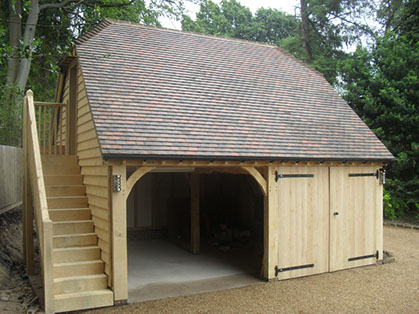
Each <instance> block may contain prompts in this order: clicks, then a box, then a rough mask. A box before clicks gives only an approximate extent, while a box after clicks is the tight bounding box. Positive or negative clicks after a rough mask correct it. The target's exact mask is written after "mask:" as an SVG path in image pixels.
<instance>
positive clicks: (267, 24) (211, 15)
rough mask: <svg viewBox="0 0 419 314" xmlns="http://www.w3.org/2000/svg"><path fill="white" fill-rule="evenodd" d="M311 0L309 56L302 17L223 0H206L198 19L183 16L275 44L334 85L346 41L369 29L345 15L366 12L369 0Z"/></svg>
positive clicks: (189, 24) (201, 26)
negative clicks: (349, 19)
mask: <svg viewBox="0 0 419 314" xmlns="http://www.w3.org/2000/svg"><path fill="white" fill-rule="evenodd" d="M307 3H308V6H307V8H308V9H307V12H306V13H305V14H306V15H307V18H308V19H309V22H310V23H309V27H308V32H309V34H308V39H309V44H310V51H311V55H310V56H309V55H308V54H307V51H306V50H305V49H304V48H303V47H304V45H303V37H302V32H301V19H300V18H298V17H296V16H293V15H290V14H287V13H285V12H281V11H279V10H276V9H265V8H260V9H259V10H258V11H257V12H256V13H255V15H253V14H252V13H251V11H250V10H249V9H248V8H247V7H245V6H243V5H241V4H240V3H239V2H237V1H236V0H222V1H221V2H220V4H219V5H218V4H216V3H214V2H212V1H210V0H205V1H203V2H202V3H201V7H200V11H199V12H198V13H197V14H196V20H195V21H194V20H192V19H191V18H190V17H189V16H183V20H182V29H183V30H187V31H193V32H198V33H204V34H212V35H220V36H227V37H233V38H239V39H246V40H253V41H259V42H266V43H269V44H276V45H278V46H280V47H282V48H284V49H285V50H287V51H289V52H290V53H292V54H293V55H295V56H296V57H297V58H299V59H301V60H304V61H305V62H307V63H308V64H309V65H310V66H312V67H314V68H315V69H316V70H318V71H319V72H321V73H322V74H323V75H324V76H325V78H326V79H327V80H328V81H329V82H330V83H332V84H333V83H334V82H335V80H336V77H337V72H336V68H337V61H338V60H342V59H344V58H346V53H345V52H344V51H343V45H344V44H349V43H352V42H353V41H354V40H356V39H357V38H358V37H357V36H358V35H359V34H361V33H365V31H366V27H365V26H364V25H362V24H358V23H355V22H354V23H349V22H345V21H346V20H342V18H343V17H346V18H349V17H353V16H361V15H362V14H363V13H365V10H362V9H365V7H366V3H367V2H366V1H364V0H362V1H361V0H310V1H307ZM301 14H303V13H301ZM339 21H340V22H339Z"/></svg>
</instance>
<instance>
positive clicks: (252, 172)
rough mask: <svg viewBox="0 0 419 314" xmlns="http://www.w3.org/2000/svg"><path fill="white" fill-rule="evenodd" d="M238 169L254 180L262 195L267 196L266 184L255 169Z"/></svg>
mask: <svg viewBox="0 0 419 314" xmlns="http://www.w3.org/2000/svg"><path fill="white" fill-rule="evenodd" d="M240 168H241V169H243V170H245V171H246V172H248V173H249V174H250V175H251V176H252V177H253V178H255V180H256V182H257V183H258V184H259V186H260V188H261V190H262V192H263V195H264V196H267V195H268V188H267V183H266V180H265V178H264V177H263V176H262V175H261V174H260V172H259V171H257V170H256V168H255V167H240Z"/></svg>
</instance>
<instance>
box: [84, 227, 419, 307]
mask: <svg viewBox="0 0 419 314" xmlns="http://www.w3.org/2000/svg"><path fill="white" fill-rule="evenodd" d="M384 249H385V250H387V251H390V252H392V253H394V255H395V257H396V262H395V263H391V264H385V265H375V266H374V265H373V266H366V267H360V268H356V269H350V270H344V271H339V272H335V273H327V274H321V275H316V276H311V277H305V278H298V279H291V280H286V281H280V282H274V283H264V284H260V285H255V286H250V287H245V288H238V289H231V290H225V291H218V292H212V293H206V294H198V295H192V296H186V297H178V298H169V299H164V300H157V301H150V302H143V303H136V304H129V305H126V306H120V307H111V308H106V309H100V310H94V311H87V312H85V313H89V314H93V313H246V312H247V313H273V312H277V313H282V312H283V313H295V312H299V313H301V312H302V313H319V312H323V313H324V312H345V313H359V312H382V313H418V312H419V231H417V230H411V229H402V228H394V227H385V228H384Z"/></svg>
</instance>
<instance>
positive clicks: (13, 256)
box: [0, 208, 39, 313]
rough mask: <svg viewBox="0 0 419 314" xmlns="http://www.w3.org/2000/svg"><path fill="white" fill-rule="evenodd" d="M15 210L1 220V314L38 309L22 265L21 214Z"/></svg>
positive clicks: (19, 210) (36, 300) (0, 217)
mask: <svg viewBox="0 0 419 314" xmlns="http://www.w3.org/2000/svg"><path fill="white" fill-rule="evenodd" d="M21 212H22V211H21V209H20V208H16V209H14V210H11V211H10V212H7V213H5V214H3V215H1V216H0V313H24V312H26V311H27V310H28V309H29V311H32V310H33V311H36V310H37V309H39V306H38V299H37V298H36V296H35V295H34V294H33V293H32V288H31V287H30V284H29V279H28V277H27V276H26V275H25V268H24V266H23V265H22V259H23V257H22V214H21Z"/></svg>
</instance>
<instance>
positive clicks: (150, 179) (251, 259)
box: [127, 168, 264, 302]
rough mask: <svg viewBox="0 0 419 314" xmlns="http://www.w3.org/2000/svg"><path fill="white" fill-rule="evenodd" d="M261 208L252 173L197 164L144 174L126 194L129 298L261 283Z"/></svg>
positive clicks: (148, 298) (156, 297)
mask: <svg viewBox="0 0 419 314" xmlns="http://www.w3.org/2000/svg"><path fill="white" fill-rule="evenodd" d="M131 171H134V169H133V170H131ZM129 175H130V171H129V170H128V173H127V176H129ZM196 208H198V216H197V217H198V218H197V219H196V220H195V222H196V224H198V226H197V225H196V224H195V226H194V219H193V216H194V214H193V212H194V210H195V211H196V210H197V209H196ZM263 209H264V198H263V194H262V192H261V190H260V188H259V186H258V185H257V183H256V181H255V180H254V179H253V178H252V177H251V176H250V175H246V174H237V173H234V174H232V173H220V172H217V171H214V170H211V171H208V170H207V169H202V168H201V169H200V168H190V169H189V168H179V169H155V170H154V171H152V172H150V173H148V174H146V175H145V176H144V177H142V178H141V179H140V180H139V181H138V182H137V183H136V184H135V186H134V188H133V190H132V192H131V193H130V195H129V197H128V199H127V227H128V231H127V238H128V301H129V302H140V301H146V300H153V299H161V298H166V297H175V296H180V295H189V294H196V293H204V292H209V291H215V290H221V289H229V288H235V287H241V286H246V285H251V284H258V283H262V282H263V281H261V280H260V279H259V277H260V272H261V266H262V258H263V239H264V237H263V218H264V217H263V212H264V210H263ZM194 238H198V240H197V239H194Z"/></svg>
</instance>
